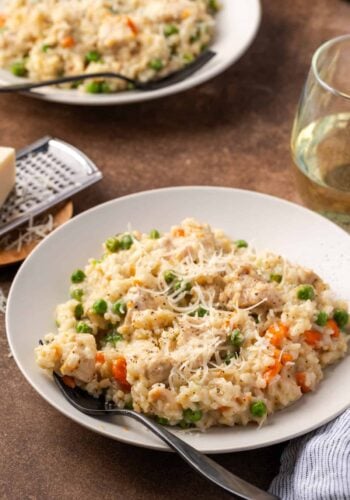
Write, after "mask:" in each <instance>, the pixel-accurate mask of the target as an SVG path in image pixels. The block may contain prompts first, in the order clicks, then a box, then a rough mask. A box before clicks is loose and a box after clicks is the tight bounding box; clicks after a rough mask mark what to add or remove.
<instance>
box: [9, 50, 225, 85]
mask: <svg viewBox="0 0 350 500" xmlns="http://www.w3.org/2000/svg"><path fill="white" fill-rule="evenodd" d="M215 55H216V53H215V52H213V51H211V50H206V51H205V52H203V53H202V54H200V55H199V56H198V57H197V59H195V60H194V61H193V62H192V63H191V64H188V65H187V66H186V67H185V68H183V69H182V70H180V71H177V72H175V73H172V74H171V75H169V76H166V77H165V78H162V79H160V80H152V81H150V82H145V83H143V82H140V81H138V80H134V79H132V78H128V77H127V76H124V75H122V74H120V73H114V72H112V71H103V72H99V73H87V74H82V75H74V76H73V75H72V76H62V77H61V78H54V79H52V80H43V81H41V82H28V81H27V82H26V83H18V84H14V85H3V86H0V93H6V92H24V91H28V90H32V89H37V88H40V87H47V86H49V85H59V84H61V83H72V82H80V81H83V80H87V79H94V78H118V79H119V80H123V81H125V82H127V83H130V84H131V85H133V86H134V87H135V88H136V89H137V90H159V89H162V88H165V87H169V86H171V85H175V83H179V82H182V81H183V80H186V79H187V78H188V77H189V76H191V75H193V73H196V72H197V71H198V70H199V69H200V68H202V67H203V66H204V65H205V64H207V63H208V62H209V61H210V60H211V59H212V58H213V57H214V56H215Z"/></svg>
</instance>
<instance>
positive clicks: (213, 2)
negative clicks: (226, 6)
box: [208, 0, 220, 12]
mask: <svg viewBox="0 0 350 500" xmlns="http://www.w3.org/2000/svg"><path fill="white" fill-rule="evenodd" d="M208 7H209V9H210V10H211V11H213V12H218V11H219V9H220V6H219V3H218V1H217V0H208Z"/></svg>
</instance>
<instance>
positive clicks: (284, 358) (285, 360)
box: [281, 352, 293, 365]
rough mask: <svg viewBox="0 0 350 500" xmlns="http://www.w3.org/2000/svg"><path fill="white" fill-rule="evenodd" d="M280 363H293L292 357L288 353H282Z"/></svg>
mask: <svg viewBox="0 0 350 500" xmlns="http://www.w3.org/2000/svg"><path fill="white" fill-rule="evenodd" d="M281 361H282V363H283V364H284V365H285V364H286V363H289V361H293V356H292V355H291V354H289V353H288V352H284V353H283V354H282V357H281Z"/></svg>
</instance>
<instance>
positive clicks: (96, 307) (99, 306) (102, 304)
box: [92, 299, 108, 316]
mask: <svg viewBox="0 0 350 500" xmlns="http://www.w3.org/2000/svg"><path fill="white" fill-rule="evenodd" d="M107 309H108V304H107V302H106V301H105V300H104V299H98V300H96V302H94V304H93V306H92V310H93V312H94V313H95V314H98V315H99V316H103V315H104V314H105V313H106V312H107Z"/></svg>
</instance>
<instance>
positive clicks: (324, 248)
mask: <svg viewBox="0 0 350 500" xmlns="http://www.w3.org/2000/svg"><path fill="white" fill-rule="evenodd" d="M116 214H117V217H116ZM189 216H192V217H196V218H197V219H199V220H200V221H202V222H209V223H210V224H211V225H212V226H213V227H217V228H222V229H224V231H225V232H227V233H228V234H229V235H230V236H232V237H233V238H234V239H238V238H239V239H240V238H243V239H245V240H248V241H249V242H250V243H252V244H253V245H254V246H255V247H256V248H257V249H258V250H264V249H270V250H272V251H274V252H276V253H280V254H281V255H284V256H285V257H287V258H288V259H290V260H291V261H294V262H297V263H299V264H301V265H304V266H307V267H311V268H312V269H314V270H315V271H316V272H317V273H318V274H320V275H321V276H322V277H323V278H324V279H325V281H327V282H328V283H329V284H330V285H331V287H332V288H333V289H334V290H336V291H337V294H339V295H340V296H341V297H342V298H344V299H346V300H349V301H350V281H349V279H347V277H348V276H349V275H350V237H349V235H348V234H347V233H345V232H344V231H343V230H342V229H340V228H339V227H338V226H336V225H334V224H333V223H331V222H330V221H328V220H327V219H325V218H323V217H321V216H320V215H317V214H315V213H314V212H311V211H310V210H307V209H305V208H303V207H301V206H298V205H294V204H293V203H289V202H287V201H284V200H281V199H278V198H274V197H272V196H267V195H263V194H258V193H254V192H251V191H243V190H238V189H226V188H216V187H182V188H169V189H160V190H155V191H147V192H144V193H139V194H135V195H130V196H125V197H123V198H119V199H116V200H113V201H110V202H108V203H104V204H103V205H99V206H97V207H95V208H92V209H90V210H88V211H87V212H84V213H83V214H81V215H79V216H78V217H75V218H74V219H72V220H71V221H69V222H67V223H66V224H65V225H63V226H61V227H60V228H58V229H56V230H55V231H54V232H53V233H52V234H51V235H50V236H48V237H47V238H46V239H45V240H44V241H43V242H42V243H40V244H39V246H38V247H37V248H36V249H35V250H34V251H33V253H32V254H31V255H30V256H29V257H28V259H27V260H26V261H25V262H24V264H23V265H22V267H21V268H20V270H19V272H18V274H17V276H16V278H15V280H14V282H13V285H12V288H11V291H10V295H9V299H8V306H7V314H6V327H7V335H8V340H9V343H10V347H11V351H12V353H13V355H14V358H15V360H16V362H17V364H18V366H19V368H20V369H21V371H22V373H23V375H24V376H25V377H26V379H27V380H28V382H29V383H30V384H31V385H32V386H33V387H34V389H35V390H36V391H37V392H38V393H39V394H40V395H41V396H42V397H43V398H44V399H46V401H47V402H48V403H50V404H51V405H52V406H54V407H55V408H56V409H57V410H59V411H60V412H61V413H63V414H64V415H66V416H67V417H69V418H71V419H72V420H74V421H75V422H78V423H80V424H81V425H83V426H85V427H87V428H89V429H91V430H93V431H95V432H99V433H101V434H103V435H105V436H108V437H111V438H113V439H117V440H120V441H124V442H126V443H131V444H135V445H138V446H144V447H147V448H153V449H161V450H167V448H166V446H165V445H164V444H163V443H162V442H160V441H159V440H158V439H157V438H156V437H154V436H153V435H152V434H151V433H150V432H149V431H147V430H145V429H144V428H143V427H142V426H141V425H139V424H137V423H136V422H134V421H132V419H127V418H124V417H106V418H103V419H97V418H93V417H90V416H87V415H84V414H82V413H80V412H79V411H78V410H76V409H75V408H73V407H72V406H71V405H70V404H69V403H68V402H67V401H66V400H65V399H64V397H63V396H62V394H61V393H60V392H59V391H58V389H57V387H56V385H55V384H54V382H53V381H52V380H51V379H50V378H49V377H48V376H46V375H45V373H44V372H43V371H42V370H40V369H39V368H38V366H37V365H36V364H35V361H34V353H33V350H34V348H35V347H36V346H37V344H38V340H39V338H40V337H42V336H43V335H44V334H46V333H48V332H50V331H54V329H55V326H54V317H53V316H54V315H53V313H54V309H55V306H56V305H57V304H58V303H61V302H64V301H65V300H67V298H68V289H69V284H70V274H71V271H72V269H76V268H79V267H81V266H83V265H84V264H85V262H86V261H87V259H88V258H90V257H93V256H98V255H101V253H102V246H101V242H103V241H105V239H106V238H107V237H108V236H110V235H111V234H114V233H118V232H123V231H125V230H126V229H127V226H128V223H131V225H132V227H133V228H137V229H140V230H142V231H145V232H148V231H149V230H150V229H151V228H154V227H156V228H158V229H160V230H167V229H168V228H169V226H171V225H173V224H176V223H178V222H180V221H181V220H182V219H184V218H185V217H189ZM24 325H25V326H24ZM348 361H349V360H348V359H346V360H344V361H343V362H340V363H339V364H337V365H335V366H333V367H330V368H328V369H327V370H326V372H325V379H324V380H323V381H322V382H321V384H320V386H319V387H318V389H317V391H316V392H314V393H309V394H306V395H305V396H304V397H303V398H301V400H299V401H298V402H297V403H295V404H294V405H292V406H290V407H289V408H287V409H284V410H282V411H280V412H277V413H275V414H274V415H272V416H271V417H269V419H268V421H267V423H266V424H265V425H263V426H262V427H261V428H260V429H259V428H258V427H256V426H254V425H249V426H247V427H235V428H211V429H209V430H208V431H207V432H205V433H201V434H195V433H183V432H181V431H175V432H177V433H180V435H181V437H183V439H184V440H185V441H187V442H188V443H190V444H191V445H193V446H195V447H196V448H198V449H199V450H201V451H204V452H206V453H225V452H231V451H240V450H247V449H252V448H259V447H262V446H268V445H272V444H274V443H278V442H280V441H285V440H287V439H291V438H293V437H296V436H298V435H301V434H304V433H306V432H308V431H310V430H312V429H315V428H316V427H318V426H320V425H322V424H324V423H326V422H328V421H329V420H331V419H332V418H334V417H335V416H337V415H338V414H339V413H341V412H342V411H343V410H345V408H347V407H348V406H349V405H350V394H349V392H348V391H344V380H350V363H349V362H348ZM325 402H326V403H325Z"/></svg>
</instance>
